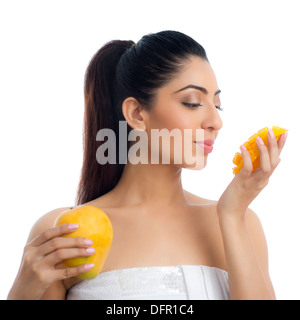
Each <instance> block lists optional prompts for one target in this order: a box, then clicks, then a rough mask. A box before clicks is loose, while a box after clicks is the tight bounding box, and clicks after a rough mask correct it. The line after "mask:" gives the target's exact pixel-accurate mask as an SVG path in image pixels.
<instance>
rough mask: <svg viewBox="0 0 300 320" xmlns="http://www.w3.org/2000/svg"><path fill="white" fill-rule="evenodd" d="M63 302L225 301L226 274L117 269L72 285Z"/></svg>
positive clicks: (184, 268)
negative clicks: (65, 300)
mask: <svg viewBox="0 0 300 320" xmlns="http://www.w3.org/2000/svg"><path fill="white" fill-rule="evenodd" d="M67 299H68V300H228V299H229V286H228V274H227V271H225V270H223V269H219V268H215V267H208V266H203V265H178V266H152V267H136V268H127V269H117V270H112V271H106V272H102V273H100V274H99V275H98V276H97V277H96V278H94V279H92V280H84V281H81V282H80V283H78V284H76V285H74V286H73V287H71V288H70V289H69V291H68V294H67Z"/></svg>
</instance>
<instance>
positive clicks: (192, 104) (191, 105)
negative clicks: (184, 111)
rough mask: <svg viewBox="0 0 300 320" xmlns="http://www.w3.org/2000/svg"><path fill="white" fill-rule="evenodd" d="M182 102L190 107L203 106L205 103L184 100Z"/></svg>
mask: <svg viewBox="0 0 300 320" xmlns="http://www.w3.org/2000/svg"><path fill="white" fill-rule="evenodd" d="M182 104H183V105H184V106H186V107H189V108H197V107H201V106H203V104H201V103H188V102H182Z"/></svg>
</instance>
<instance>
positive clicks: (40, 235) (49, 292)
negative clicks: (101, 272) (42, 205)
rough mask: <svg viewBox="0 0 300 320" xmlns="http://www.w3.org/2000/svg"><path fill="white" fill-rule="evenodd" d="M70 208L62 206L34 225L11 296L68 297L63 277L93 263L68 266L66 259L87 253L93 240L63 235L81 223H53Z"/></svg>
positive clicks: (84, 255) (28, 297)
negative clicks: (64, 264) (56, 224)
mask: <svg viewBox="0 0 300 320" xmlns="http://www.w3.org/2000/svg"><path fill="white" fill-rule="evenodd" d="M67 209H69V208H60V209H56V210H53V211H51V212H49V213H48V214H46V215H44V216H43V217H42V218H40V219H39V220H38V221H37V222H36V224H35V225H34V226H33V228H32V230H31V232H30V235H29V238H28V241H27V244H26V245H25V247H24V252H23V257H22V261H21V265H20V268H19V271H18V274H17V276H16V279H15V281H14V283H13V286H12V288H11V289H10V292H9V294H8V297H7V299H15V300H41V299H57V300H58V299H65V296H66V288H65V286H64V284H63V280H66V279H69V278H72V277H75V276H77V275H79V274H81V273H85V272H87V271H89V270H90V269H91V268H92V267H93V265H89V264H84V265H80V266H78V267H73V268H67V267H64V266H63V265H62V263H61V262H62V261H63V260H65V259H70V258H76V257H86V256H90V255H91V253H89V252H88V251H87V248H88V247H90V246H91V245H92V242H91V241H89V240H88V239H85V238H80V237H74V238H71V237H62V236H63V235H65V234H68V233H72V232H74V231H75V230H76V229H77V228H78V226H76V225H74V224H64V225H60V226H58V227H53V225H54V222H55V219H56V218H57V216H58V215H59V214H60V213H61V212H63V211H65V210H67Z"/></svg>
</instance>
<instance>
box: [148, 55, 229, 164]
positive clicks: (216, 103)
mask: <svg viewBox="0 0 300 320" xmlns="http://www.w3.org/2000/svg"><path fill="white" fill-rule="evenodd" d="M219 107H220V90H219V87H218V84H217V80H216V77H215V74H214V72H213V70H212V68H211V66H210V64H209V63H208V62H207V61H206V60H204V59H202V58H200V57H196V56H192V57H191V58H190V59H189V60H188V61H187V62H185V65H184V66H183V68H182V69H181V71H180V72H179V73H178V74H177V75H176V76H175V77H174V79H173V80H171V81H170V82H169V83H168V84H167V85H165V86H164V87H162V88H160V89H159V90H158V91H157V97H156V103H155V105H154V106H153V108H152V109H151V110H150V111H148V112H147V116H146V119H145V123H146V131H147V134H148V137H149V142H148V148H149V154H151V153H152V154H153V155H154V154H156V156H160V157H159V163H163V162H162V156H166V159H167V158H168V157H169V159H170V160H169V163H170V164H173V165H176V166H179V167H181V168H190V169H202V168H203V167H205V165H206V161H207V156H208V154H209V152H211V149H212V147H207V146H204V147H203V142H202V143H200V144H197V143H195V141H199V140H200V141H201V140H204V139H211V140H213V141H214V140H215V139H216V138H217V135H218V132H219V130H220V129H221V128H222V125H223V123H222V120H221V117H220V114H219V112H220V111H219V109H218V108H219ZM151 129H159V130H162V129H166V130H163V131H160V132H161V133H163V134H161V136H162V137H163V139H165V138H166V139H167V138H168V137H170V136H171V133H172V130H173V129H177V133H179V135H178V137H179V138H180V136H181V139H176V138H175V140H174V143H173V140H172V139H173V138H171V139H170V147H168V146H167V147H166V146H165V147H163V145H162V143H159V144H158V143H155V144H154V145H152V149H151V141H152V140H153V141H154V138H153V133H152V136H151ZM185 129H190V131H191V136H190V137H189V136H188V131H185ZM197 129H198V130H197ZM173 132H175V131H173ZM151 139H152V140H151ZM185 139H187V140H185ZM206 142H207V141H206ZM207 143H209V142H207ZM188 146H190V149H189V147H188ZM185 148H186V150H185ZM196 152H197V154H196ZM196 156H197V157H196ZM174 159H175V161H176V162H177V163H175V162H174ZM176 159H181V160H176ZM178 161H179V163H178ZM180 161H181V163H180Z"/></svg>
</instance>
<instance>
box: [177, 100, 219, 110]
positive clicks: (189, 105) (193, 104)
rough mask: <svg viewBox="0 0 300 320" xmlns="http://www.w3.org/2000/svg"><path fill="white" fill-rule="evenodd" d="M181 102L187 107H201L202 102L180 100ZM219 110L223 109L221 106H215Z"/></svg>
mask: <svg viewBox="0 0 300 320" xmlns="http://www.w3.org/2000/svg"><path fill="white" fill-rule="evenodd" d="M182 104H183V105H184V106H186V107H188V108H197V107H201V106H203V104H201V103H188V102H182ZM215 107H216V108H217V109H218V110H219V111H224V109H223V108H221V107H220V106H215Z"/></svg>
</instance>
